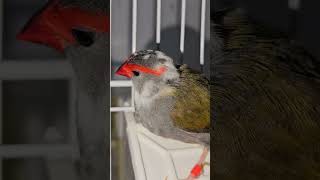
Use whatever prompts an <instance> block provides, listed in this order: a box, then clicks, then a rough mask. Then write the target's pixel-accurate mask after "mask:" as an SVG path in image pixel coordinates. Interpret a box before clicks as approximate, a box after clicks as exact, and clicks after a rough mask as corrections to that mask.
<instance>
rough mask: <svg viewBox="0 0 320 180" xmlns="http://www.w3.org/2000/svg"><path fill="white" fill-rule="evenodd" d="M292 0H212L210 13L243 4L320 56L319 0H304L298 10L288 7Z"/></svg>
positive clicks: (268, 25) (263, 20)
mask: <svg viewBox="0 0 320 180" xmlns="http://www.w3.org/2000/svg"><path fill="white" fill-rule="evenodd" d="M289 2H290V0H258V1H257V0H212V2H211V14H212V13H213V12H214V11H218V10H221V9H224V8H236V7H241V8H243V9H245V10H246V11H247V13H248V14H249V15H250V17H251V18H253V19H255V20H256V21H258V22H259V23H262V24H263V25H265V26H267V27H270V28H273V29H274V30H276V31H281V32H284V33H286V34H287V35H289V36H290V38H291V39H295V40H297V41H298V42H299V43H300V44H301V45H303V46H304V47H305V48H306V49H307V50H308V51H309V52H310V53H311V54H312V55H314V56H315V57H316V58H317V59H320V51H319V41H320V36H319V32H320V25H319V23H318V21H319V16H320V11H319V9H318V8H319V6H320V1H301V0H300V8H299V9H298V10H296V11H294V10H292V9H290V8H289V7H288V3H289Z"/></svg>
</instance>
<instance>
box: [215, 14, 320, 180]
mask: <svg viewBox="0 0 320 180" xmlns="http://www.w3.org/2000/svg"><path fill="white" fill-rule="evenodd" d="M211 59H212V61H211V66H212V67H211V81H210V82H211V83H210V84H211V86H210V96H211V104H212V108H211V110H212V111H211V117H212V131H211V136H212V137H213V138H212V143H211V144H212V146H213V149H212V153H213V156H212V158H211V160H212V163H213V165H214V168H213V173H212V174H213V179H219V180H235V179H236V180H242V179H243V180H275V179H288V180H289V179H290V180H298V179H299V180H301V179H309V180H311V179H320V143H319V142H320V119H319V117H320V103H319V102H320V93H319V92H320V64H319V62H318V61H316V60H315V59H314V58H313V57H312V56H311V55H310V54H308V53H307V52H306V51H305V50H304V49H303V48H302V47H301V46H299V45H298V44H297V43H296V42H295V41H291V40H288V39H287V38H286V37H285V36H284V35H282V34H278V33H274V32H273V31H271V30H268V29H267V28H266V27H263V26H260V25H258V24H256V23H254V22H253V21H252V20H250V19H249V18H248V17H247V16H246V14H245V13H244V12H243V11H242V10H224V11H220V12H216V13H215V14H213V23H212V24H211Z"/></svg>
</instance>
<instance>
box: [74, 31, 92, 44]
mask: <svg viewBox="0 0 320 180" xmlns="http://www.w3.org/2000/svg"><path fill="white" fill-rule="evenodd" d="M72 35H73V37H75V39H76V40H77V41H78V43H79V44H80V45H82V46H85V47H89V46H91V45H92V44H93V43H94V33H93V32H90V31H84V30H79V29H72Z"/></svg>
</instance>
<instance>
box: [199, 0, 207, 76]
mask: <svg viewBox="0 0 320 180" xmlns="http://www.w3.org/2000/svg"><path fill="white" fill-rule="evenodd" d="M205 20H206V0H202V1H201V27H200V28H201V29H200V67H201V71H202V72H203V66H204V46H205V41H204V37H205Z"/></svg>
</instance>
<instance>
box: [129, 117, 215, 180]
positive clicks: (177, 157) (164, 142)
mask: <svg viewBox="0 0 320 180" xmlns="http://www.w3.org/2000/svg"><path fill="white" fill-rule="evenodd" d="M125 117H126V121H127V133H128V140H129V146H130V152H131V158H132V163H133V169H134V173H135V179H136V180H182V179H185V178H186V177H187V176H188V175H189V172H190V170H191V169H192V167H193V166H194V165H195V164H196V163H197V162H198V160H199V158H200V155H201V153H202V151H203V147H201V146H200V145H196V144H187V143H183V142H180V141H176V140H172V139H166V138H163V137H160V136H157V135H155V134H152V133H151V132H150V131H148V130H147V129H146V128H144V127H143V126H142V125H140V124H137V123H136V122H135V120H134V116H133V113H131V112H127V113H125ZM206 162H210V153H209V154H208V156H207V159H206ZM209 179H210V167H209V166H205V168H204V173H203V174H202V175H201V176H200V177H199V178H198V179H197V180H209Z"/></svg>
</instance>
